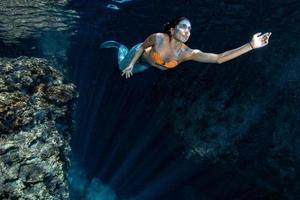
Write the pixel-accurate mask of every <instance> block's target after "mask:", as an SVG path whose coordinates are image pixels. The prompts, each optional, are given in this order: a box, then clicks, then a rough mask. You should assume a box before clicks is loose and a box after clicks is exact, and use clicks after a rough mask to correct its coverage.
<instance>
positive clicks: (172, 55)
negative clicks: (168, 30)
mask: <svg viewBox="0 0 300 200" xmlns="http://www.w3.org/2000/svg"><path fill="white" fill-rule="evenodd" d="M169 40H170V38H169V36H168V35H167V34H163V37H161V38H158V39H157V40H156V41H155V44H154V46H151V47H148V48H146V49H145V50H144V53H143V55H142V58H143V59H144V60H146V61H147V62H148V63H149V64H150V65H152V66H154V67H157V68H159V69H162V70H166V69H170V68H174V67H176V66H177V65H178V64H179V63H181V62H182V61H183V56H184V55H183V53H184V52H185V50H186V49H187V46H186V45H185V44H183V43H182V44H181V47H180V48H179V49H178V50H175V49H172V48H171V47H170V42H169Z"/></svg>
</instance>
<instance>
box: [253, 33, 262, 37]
mask: <svg viewBox="0 0 300 200" xmlns="http://www.w3.org/2000/svg"><path fill="white" fill-rule="evenodd" d="M260 34H261V32H258V33H255V34H254V35H253V37H258V36H259V35H260Z"/></svg>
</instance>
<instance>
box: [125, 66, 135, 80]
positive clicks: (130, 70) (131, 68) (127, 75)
mask: <svg viewBox="0 0 300 200" xmlns="http://www.w3.org/2000/svg"><path fill="white" fill-rule="evenodd" d="M132 70H133V65H131V64H129V65H128V67H126V68H125V69H124V70H123V71H122V76H123V75H124V74H125V76H126V79H127V78H129V77H130V76H132V75H133V74H132Z"/></svg>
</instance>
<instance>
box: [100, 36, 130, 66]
mask: <svg viewBox="0 0 300 200" xmlns="http://www.w3.org/2000/svg"><path fill="white" fill-rule="evenodd" d="M100 48H117V49H118V64H119V66H120V64H121V62H122V60H123V59H124V58H125V56H126V55H127V54H128V51H129V50H128V48H127V47H126V46H125V45H123V44H120V43H119V42H116V41H113V40H108V41H106V42H103V43H102V44H101V45H100Z"/></svg>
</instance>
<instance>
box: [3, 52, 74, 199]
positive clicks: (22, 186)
mask: <svg viewBox="0 0 300 200" xmlns="http://www.w3.org/2000/svg"><path fill="white" fill-rule="evenodd" d="M76 98H77V93H76V91H75V85H73V84H70V83H66V80H65V78H64V77H63V75H62V74H61V73H60V72H59V71H58V70H56V69H55V68H54V67H53V66H51V64H50V63H48V62H47V61H46V60H45V59H40V58H28V57H19V58H15V59H11V58H1V59H0V138H1V140H0V185H1V187H0V199H30V200H34V199H37V200H40V199H47V200H48V199H69V192H68V184H67V180H66V177H67V173H68V168H69V165H70V157H69V156H70V144H69V141H70V137H71V133H72V130H73V121H72V112H73V110H74V103H75V99H76Z"/></svg>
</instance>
